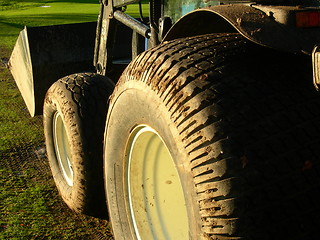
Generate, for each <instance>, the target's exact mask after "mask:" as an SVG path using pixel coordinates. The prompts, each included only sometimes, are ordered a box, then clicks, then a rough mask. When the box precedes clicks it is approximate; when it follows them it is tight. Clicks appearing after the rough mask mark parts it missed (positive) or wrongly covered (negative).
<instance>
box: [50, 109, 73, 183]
mask: <svg viewBox="0 0 320 240" xmlns="http://www.w3.org/2000/svg"><path fill="white" fill-rule="evenodd" d="M53 141H54V149H55V152H56V157H57V161H58V162H59V166H60V169H61V171H62V174H63V177H64V179H65V180H66V182H67V184H68V185H69V186H72V185H73V170H72V164H71V161H70V159H71V158H70V156H71V155H70V145H69V142H68V138H67V133H66V129H65V126H64V123H63V120H62V117H61V114H60V113H59V112H56V113H55V114H54V117H53Z"/></svg>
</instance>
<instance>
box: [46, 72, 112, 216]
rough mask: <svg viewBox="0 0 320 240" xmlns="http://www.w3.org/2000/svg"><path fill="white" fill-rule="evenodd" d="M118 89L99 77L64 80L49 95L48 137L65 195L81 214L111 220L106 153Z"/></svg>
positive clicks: (52, 162)
mask: <svg viewBox="0 0 320 240" xmlns="http://www.w3.org/2000/svg"><path fill="white" fill-rule="evenodd" d="M113 88H114V84H113V83H112V82H111V80H109V79H108V78H106V77H103V76H101V75H98V74H94V73H80V74H73V75H70V76H67V77H64V78H62V79H60V80H58V81H57V82H55V83H54V84H53V85H52V86H51V87H50V89H49V90H48V92H47V94H46V98H45V103H44V114H43V120H44V133H45V141H46V148H47V154H48V159H49V164H50V168H51V171H52V175H53V178H54V181H55V183H56V186H57V188H58V190H59V193H60V195H61V196H62V198H63V200H64V201H65V202H66V204H67V205H68V206H69V207H70V208H71V209H73V210H75V211H76V212H80V213H85V214H89V215H94V216H105V215H106V203H105V194H104V186H103V171H102V148H103V132H104V126H105V119H106V112H107V109H108V98H109V95H110V94H111V93H112V91H113Z"/></svg>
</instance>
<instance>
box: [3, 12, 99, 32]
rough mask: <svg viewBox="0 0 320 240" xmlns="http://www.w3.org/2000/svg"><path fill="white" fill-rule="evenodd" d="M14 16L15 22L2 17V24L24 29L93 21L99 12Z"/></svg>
mask: <svg viewBox="0 0 320 240" xmlns="http://www.w3.org/2000/svg"><path fill="white" fill-rule="evenodd" d="M13 18H14V22H13V21H12V18H10V19H6V18H0V24H4V25H6V26H8V27H13V28H19V29H22V28H24V26H28V27H36V26H47V25H55V24H66V23H76V22H93V21H96V20H97V18H98V14H81V13H79V14H78V13H77V14H40V15H30V16H28V18H24V17H19V16H13Z"/></svg>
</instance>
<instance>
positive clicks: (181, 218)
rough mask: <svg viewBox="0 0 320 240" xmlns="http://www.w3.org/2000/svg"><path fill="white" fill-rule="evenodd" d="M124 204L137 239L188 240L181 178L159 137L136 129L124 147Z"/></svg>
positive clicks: (153, 132) (141, 129)
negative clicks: (125, 153)
mask: <svg viewBox="0 0 320 240" xmlns="http://www.w3.org/2000/svg"><path fill="white" fill-rule="evenodd" d="M127 153H128V154H127V155H126V158H127V159H126V162H127V172H126V173H127V180H126V181H127V194H128V196H127V200H128V208H129V211H130V215H131V220H132V226H133V228H134V231H135V234H136V236H137V238H138V239H154V238H156V239H188V236H189V235H188V216H187V210H186V203H185V199H184V195H183V190H182V185H181V182H180V177H179V174H178V171H177V169H176V166H175V164H174V161H173V159H172V156H171V154H170V152H169V150H168V148H167V146H166V145H165V143H164V141H163V140H162V139H161V137H160V136H159V134H158V133H157V132H156V131H155V130H153V129H152V128H150V127H148V126H139V127H136V128H135V129H134V131H133V132H132V133H131V135H130V138H129V142H128V144H127Z"/></svg>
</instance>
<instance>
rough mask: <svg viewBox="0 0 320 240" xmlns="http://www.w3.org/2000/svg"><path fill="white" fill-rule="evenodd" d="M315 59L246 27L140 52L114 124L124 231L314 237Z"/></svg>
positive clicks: (134, 235) (124, 80)
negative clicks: (276, 46)
mask: <svg viewBox="0 0 320 240" xmlns="http://www.w3.org/2000/svg"><path fill="white" fill-rule="evenodd" d="M309 64H310V65H309ZM310 66H311V62H310V61H309V59H308V58H307V57H304V56H291V55H289V54H283V53H279V52H276V51H273V50H271V49H265V48H262V47H259V46H256V45H254V44H252V43H250V42H247V41H246V40H245V39H244V38H243V37H241V36H240V35H238V34H213V35H205V36H198V37H191V38H186V39H178V40H174V41H170V42H167V43H164V44H162V45H160V46H158V47H156V48H154V49H151V50H148V51H146V52H144V53H143V54H141V55H140V56H139V57H137V58H136V59H135V60H134V61H133V62H132V63H131V64H130V65H129V66H128V67H127V69H126V70H125V72H124V73H123V75H122V77H121V78H120V80H119V82H118V84H117V86H116V88H115V91H114V93H113V95H112V97H111V101H110V107H109V112H108V116H107V125H106V131H105V132H106V134H105V150H104V151H105V152H104V168H105V187H106V192H107V202H108V209H109V213H110V218H111V224H112V228H113V232H114V236H115V239H117V240H119V239H143V240H144V239H196V240H198V239H239V238H244V239H259V240H261V239H312V238H308V237H310V236H313V233H315V232H316V231H313V232H312V231H311V230H312V225H311V223H315V222H318V223H319V219H317V218H318V217H317V216H318V215H317V214H316V213H319V204H317V203H316V200H315V199H313V198H312V197H311V196H312V195H313V194H315V195H316V196H319V184H320V181H319V161H318V160H319V158H320V150H319V149H320V148H319V143H320V140H319V136H320V129H319V118H320V101H319V96H318V94H317V93H316V91H314V89H313V86H312V78H311V77H310V75H308V74H309V72H308V69H309V68H310ZM292 69H294V71H292ZM164 149H167V151H166V150H164ZM160 152H161V154H160ZM168 171H170V172H169V173H170V174H169V175H168V174H167V173H168ZM173 175H175V177H174V178H172V176H173ZM172 185H179V186H180V188H179V187H176V188H175V189H174V190H172V189H171V188H170V187H171V186H172ZM181 194H182V196H183V197H182V198H181ZM176 202H177V204H175V203H176ZM167 203H168V205H167ZM295 203H297V205H294V204H295ZM300 204H301V205H300ZM179 205H185V206H187V207H186V208H185V207H184V206H179ZM299 205H300V206H299ZM166 206H167V208H168V210H166ZM295 207H296V208H297V209H299V211H295V210H294V209H295ZM302 216H303V217H302ZM306 219H307V220H306ZM171 225H172V227H171ZM304 229H307V230H308V231H304ZM314 230H316V229H314Z"/></svg>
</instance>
